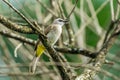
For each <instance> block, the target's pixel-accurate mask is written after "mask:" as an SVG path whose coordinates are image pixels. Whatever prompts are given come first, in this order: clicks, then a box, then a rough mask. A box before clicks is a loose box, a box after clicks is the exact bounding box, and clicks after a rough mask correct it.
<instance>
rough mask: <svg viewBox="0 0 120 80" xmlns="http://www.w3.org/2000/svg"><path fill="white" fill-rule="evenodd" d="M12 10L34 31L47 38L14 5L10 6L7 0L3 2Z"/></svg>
mask: <svg viewBox="0 0 120 80" xmlns="http://www.w3.org/2000/svg"><path fill="white" fill-rule="evenodd" d="M3 1H4V2H5V3H6V4H7V5H8V6H9V7H10V8H11V9H13V10H14V11H15V12H16V13H17V14H18V15H20V16H21V17H22V18H23V19H24V20H25V21H26V22H27V23H28V24H29V25H30V27H31V28H32V29H33V30H36V31H37V32H38V33H39V34H40V35H42V36H43V37H45V35H44V34H42V33H41V31H40V30H39V28H37V27H35V26H34V25H33V24H32V23H31V21H30V20H29V19H27V18H26V17H25V16H24V15H23V14H22V13H21V12H20V11H18V10H17V9H16V8H15V7H14V6H13V5H12V4H10V3H9V2H8V1H7V0H3Z"/></svg>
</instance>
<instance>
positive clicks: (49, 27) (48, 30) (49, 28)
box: [45, 25, 53, 35]
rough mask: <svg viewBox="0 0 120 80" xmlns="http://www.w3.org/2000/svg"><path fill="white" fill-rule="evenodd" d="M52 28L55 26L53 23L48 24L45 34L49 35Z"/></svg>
mask: <svg viewBox="0 0 120 80" xmlns="http://www.w3.org/2000/svg"><path fill="white" fill-rule="evenodd" d="M52 28H53V26H51V25H50V26H48V27H47V28H46V29H45V35H47V34H48V33H49V32H50V30H51V29H52Z"/></svg>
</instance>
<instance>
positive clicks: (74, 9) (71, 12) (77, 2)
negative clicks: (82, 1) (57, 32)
mask: <svg viewBox="0 0 120 80" xmlns="http://www.w3.org/2000/svg"><path fill="white" fill-rule="evenodd" d="M77 3H78V0H76V1H75V5H74V7H73V9H72V10H71V12H70V14H69V15H68V16H67V19H68V18H70V16H71V14H72V13H73V12H74V10H75V7H76V5H77Z"/></svg>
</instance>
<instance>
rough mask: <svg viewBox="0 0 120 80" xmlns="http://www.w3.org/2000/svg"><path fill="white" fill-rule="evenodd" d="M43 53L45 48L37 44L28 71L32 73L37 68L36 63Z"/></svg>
mask: <svg viewBox="0 0 120 80" xmlns="http://www.w3.org/2000/svg"><path fill="white" fill-rule="evenodd" d="M44 51H45V47H44V46H43V45H42V44H38V45H37V47H36V49H35V55H34V57H33V60H32V62H31V64H30V68H29V71H30V72H32V73H34V72H35V70H36V67H37V62H38V60H39V57H40V56H41V55H42V53H43V52H44Z"/></svg>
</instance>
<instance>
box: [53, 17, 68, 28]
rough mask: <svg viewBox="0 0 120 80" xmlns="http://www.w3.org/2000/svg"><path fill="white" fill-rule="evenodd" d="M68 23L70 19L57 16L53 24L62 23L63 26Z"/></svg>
mask: <svg viewBox="0 0 120 80" xmlns="http://www.w3.org/2000/svg"><path fill="white" fill-rule="evenodd" d="M66 23H68V20H66V19H61V18H57V19H55V20H54V21H53V24H58V25H61V26H63V25H64V24H66Z"/></svg>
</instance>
